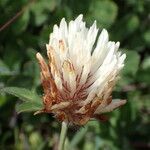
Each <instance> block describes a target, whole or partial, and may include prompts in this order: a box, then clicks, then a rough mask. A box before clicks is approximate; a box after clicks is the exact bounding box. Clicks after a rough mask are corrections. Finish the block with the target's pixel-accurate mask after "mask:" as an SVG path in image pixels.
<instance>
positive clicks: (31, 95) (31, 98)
mask: <svg viewBox="0 0 150 150" xmlns="http://www.w3.org/2000/svg"><path fill="white" fill-rule="evenodd" d="M0 92H5V93H8V94H11V95H14V96H16V97H18V98H20V99H21V100H23V101H25V102H36V103H38V104H42V100H41V98H40V96H39V95H37V93H35V92H33V91H30V90H28V89H25V88H19V87H5V88H2V89H0Z"/></svg>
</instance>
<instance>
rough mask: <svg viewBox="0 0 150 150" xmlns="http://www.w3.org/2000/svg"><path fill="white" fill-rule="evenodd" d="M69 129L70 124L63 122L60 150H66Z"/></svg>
mask: <svg viewBox="0 0 150 150" xmlns="http://www.w3.org/2000/svg"><path fill="white" fill-rule="evenodd" d="M67 129H68V124H67V123H66V122H62V126H61V133H60V140H59V145H58V150H64V145H65V139H66V134H67Z"/></svg>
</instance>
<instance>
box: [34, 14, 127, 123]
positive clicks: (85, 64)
mask: <svg viewBox="0 0 150 150" xmlns="http://www.w3.org/2000/svg"><path fill="white" fill-rule="evenodd" d="M82 19H83V15H79V16H78V17H77V18H76V19H75V20H73V21H70V22H69V24H67V23H66V21H65V19H64V18H63V19H62V20H61V22H60V25H59V26H57V25H54V28H53V32H52V33H51V34H50V40H49V43H48V44H47V45H46V48H47V56H48V63H46V62H45V60H44V59H43V57H42V56H41V54H40V53H37V55H36V57H37V59H38V61H39V64H40V68H41V81H42V86H43V89H44V96H43V105H44V108H43V109H42V110H39V111H38V112H36V113H40V112H45V113H52V114H54V116H55V117H56V118H57V119H58V120H60V121H66V122H70V123H72V124H76V125H84V124H86V123H87V122H88V121H89V120H90V119H91V118H100V116H101V114H103V113H105V112H110V111H112V110H114V109H115V108H117V107H119V106H121V105H123V104H125V103H126V100H112V96H111V94H112V90H113V87H114V85H115V83H116V81H117V79H118V75H119V72H120V70H121V69H122V68H123V66H124V60H125V57H126V55H125V54H121V52H119V51H118V48H119V45H120V43H119V42H117V43H115V42H112V41H109V37H108V32H107V31H106V30H105V29H103V30H102V31H101V33H100V35H98V31H99V30H98V28H97V26H96V21H95V22H94V23H93V25H92V26H91V27H90V28H87V27H86V23H85V22H84V21H83V20H82Z"/></svg>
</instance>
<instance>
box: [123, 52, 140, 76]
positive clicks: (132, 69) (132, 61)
mask: <svg viewBox="0 0 150 150" xmlns="http://www.w3.org/2000/svg"><path fill="white" fill-rule="evenodd" d="M125 53H126V55H127V57H126V60H125V67H124V69H123V74H124V75H131V76H134V75H135V74H136V72H137V70H138V65H139V61H140V57H139V55H138V53H137V52H135V51H126V52H125Z"/></svg>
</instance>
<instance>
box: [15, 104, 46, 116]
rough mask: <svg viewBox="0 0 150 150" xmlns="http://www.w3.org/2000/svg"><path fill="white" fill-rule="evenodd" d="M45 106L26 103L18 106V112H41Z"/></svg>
mask: <svg viewBox="0 0 150 150" xmlns="http://www.w3.org/2000/svg"><path fill="white" fill-rule="evenodd" d="M42 108H43V105H42V104H40V103H37V102H24V103H22V104H18V105H16V110H17V112H18V113H20V112H25V111H28V112H29V111H37V110H41V109H42Z"/></svg>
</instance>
